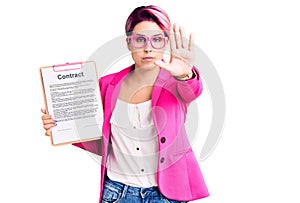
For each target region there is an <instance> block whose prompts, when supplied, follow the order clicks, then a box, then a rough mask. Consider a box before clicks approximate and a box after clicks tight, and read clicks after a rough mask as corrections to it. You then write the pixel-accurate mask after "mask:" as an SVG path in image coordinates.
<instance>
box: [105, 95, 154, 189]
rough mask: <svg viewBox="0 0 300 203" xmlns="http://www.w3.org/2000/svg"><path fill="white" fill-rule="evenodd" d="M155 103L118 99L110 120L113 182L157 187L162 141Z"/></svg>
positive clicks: (110, 171) (108, 165) (108, 171)
mask: <svg viewBox="0 0 300 203" xmlns="http://www.w3.org/2000/svg"><path fill="white" fill-rule="evenodd" d="M151 104H152V103H151V100H148V101H145V102H142V103H138V104H132V103H127V102H125V101H122V100H120V99H118V100H117V103H116V106H115V109H114V111H113V113H112V116H111V119H110V123H111V132H112V136H111V144H112V149H111V151H110V154H109V157H108V160H107V168H108V169H107V175H108V177H109V178H110V179H112V180H115V181H118V182H122V183H124V184H127V185H131V186H136V187H152V186H157V181H156V171H157V160H158V140H157V134H156V130H155V126H154V123H153V118H152V107H151Z"/></svg>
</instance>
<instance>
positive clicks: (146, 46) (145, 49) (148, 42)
mask: <svg viewBox="0 0 300 203" xmlns="http://www.w3.org/2000/svg"><path fill="white" fill-rule="evenodd" d="M144 51H145V52H146V53H149V52H151V51H152V45H151V43H150V40H148V41H147V43H146V45H145V47H144Z"/></svg>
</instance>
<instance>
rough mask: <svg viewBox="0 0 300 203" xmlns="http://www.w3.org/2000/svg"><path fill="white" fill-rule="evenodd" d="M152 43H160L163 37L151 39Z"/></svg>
mask: <svg viewBox="0 0 300 203" xmlns="http://www.w3.org/2000/svg"><path fill="white" fill-rule="evenodd" d="M152 41H153V42H161V41H163V37H160V36H158V37H153V38H152Z"/></svg>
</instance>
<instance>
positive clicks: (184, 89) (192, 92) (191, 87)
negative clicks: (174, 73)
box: [177, 66, 203, 103]
mask: <svg viewBox="0 0 300 203" xmlns="http://www.w3.org/2000/svg"><path fill="white" fill-rule="evenodd" d="M192 71H193V73H194V74H193V77H192V78H191V79H189V80H185V81H182V80H177V91H178V94H179V95H180V97H181V99H182V100H183V101H184V102H186V103H190V102H192V101H193V100H195V99H196V98H197V97H198V96H199V95H200V94H201V93H202V90H203V86H202V81H201V78H200V74H199V71H198V69H197V68H196V67H195V66H194V67H193V68H192Z"/></svg>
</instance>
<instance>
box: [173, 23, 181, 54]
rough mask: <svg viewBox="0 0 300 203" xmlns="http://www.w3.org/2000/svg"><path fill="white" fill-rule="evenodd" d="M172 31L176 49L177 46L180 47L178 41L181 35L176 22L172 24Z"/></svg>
mask: <svg viewBox="0 0 300 203" xmlns="http://www.w3.org/2000/svg"><path fill="white" fill-rule="evenodd" d="M173 32H174V38H175V44H176V49H178V48H179V47H181V43H180V41H181V37H180V35H179V27H178V25H177V24H176V23H175V24H174V26H173Z"/></svg>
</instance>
